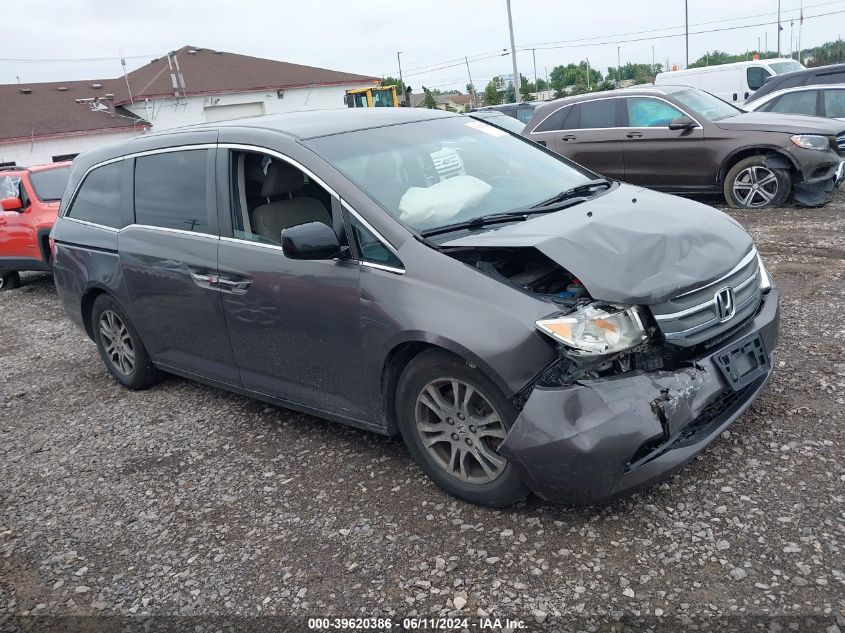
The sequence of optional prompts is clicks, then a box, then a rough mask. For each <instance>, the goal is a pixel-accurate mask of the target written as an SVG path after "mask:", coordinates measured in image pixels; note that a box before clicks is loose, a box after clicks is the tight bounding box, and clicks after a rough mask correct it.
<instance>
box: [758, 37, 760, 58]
mask: <svg viewBox="0 0 845 633" xmlns="http://www.w3.org/2000/svg"><path fill="white" fill-rule="evenodd" d="M757 56H758V57H759V56H760V38H759V37H758V38H757Z"/></svg>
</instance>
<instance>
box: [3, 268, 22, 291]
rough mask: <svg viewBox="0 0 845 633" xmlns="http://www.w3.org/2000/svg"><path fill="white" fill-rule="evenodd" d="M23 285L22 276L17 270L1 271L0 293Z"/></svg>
mask: <svg viewBox="0 0 845 633" xmlns="http://www.w3.org/2000/svg"><path fill="white" fill-rule="evenodd" d="M20 285H21V276H20V274H18V271H16V270H4V271H0V291H2V290H11V289H12V288H17V287H18V286H20Z"/></svg>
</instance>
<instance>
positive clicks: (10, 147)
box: [0, 129, 143, 167]
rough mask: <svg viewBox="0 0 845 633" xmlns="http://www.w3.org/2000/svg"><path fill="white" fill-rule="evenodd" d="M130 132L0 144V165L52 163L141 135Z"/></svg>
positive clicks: (138, 132)
mask: <svg viewBox="0 0 845 633" xmlns="http://www.w3.org/2000/svg"><path fill="white" fill-rule="evenodd" d="M142 133H143V130H142V129H139V130H138V131H137V132H133V131H131V130H129V131H124V132H101V133H98V134H96V133H92V134H80V135H75V136H59V137H53V138H47V139H41V140H39V139H35V140H34V141H32V140H29V139H27V140H26V141H19V142H12V143H0V163H5V162H12V161H14V162H15V163H16V164H18V165H21V166H24V167H29V166H32V165H43V164H46V163H52V162H53V156H61V155H63V154H79V153H81V152H84V151H87V150H89V149H94V148H95V147H102V146H103V145H109V144H111V143H117V142H118V141H123V140H126V139H129V138H132V137H133V136H138V135H139V134H142Z"/></svg>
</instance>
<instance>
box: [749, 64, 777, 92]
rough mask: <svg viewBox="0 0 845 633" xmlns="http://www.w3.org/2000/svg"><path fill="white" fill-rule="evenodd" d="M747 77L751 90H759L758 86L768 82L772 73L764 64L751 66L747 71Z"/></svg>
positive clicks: (760, 86)
mask: <svg viewBox="0 0 845 633" xmlns="http://www.w3.org/2000/svg"><path fill="white" fill-rule="evenodd" d="M745 77H746V81H747V82H748V88H749V89H750V90H757V89H758V88H762V87H763V84H764V83H766V79H768V78H769V77H771V74H770V73H769V71H768V70H766V69H765V68H763V67H762V66H750V67H749V68H748V69H747V70H746V71H745Z"/></svg>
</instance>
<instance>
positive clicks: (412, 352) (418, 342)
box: [381, 333, 512, 435]
mask: <svg viewBox="0 0 845 633" xmlns="http://www.w3.org/2000/svg"><path fill="white" fill-rule="evenodd" d="M430 350H440V351H443V352H446V353H449V354H452V355H453V356H455V357H456V358H459V359H461V360H462V361H464V362H465V363H466V364H467V365H469V366H470V367H472V368H475V369H478V370H479V371H481V372H482V373H483V374H484V375H485V376H487V378H489V379H490V380H492V381H493V383H494V384H495V385H496V386H497V387H498V388H499V389H501V391H502V393H504V394H505V395H506V397H510V396H511V395H512V394H511V393H510V390H509V389H508V386H507V384H506V383H505V381H504V380H503V379H502V377H501V376H499V374H498V373H497V372H495V371H494V370H493V368H492V367H490V365H489V364H488V363H486V362H484V361H483V360H482V359H481V358H479V357H478V356H477V355H476V354H474V353H472V352H471V351H470V350H468V349H466V348H465V347H463V346H462V345H460V344H459V343H457V342H455V341H452V340H451V339H445V338H443V337H439V336H433V335H427V334H425V333H416V334H413V335H408V337H406V338H405V339H404V340H400V341H396V342H394V344H393V347H391V348H390V351H389V352H388V353H387V354H386V355H385V358H384V363H383V364H382V372H381V401H382V407H383V409H384V417H385V420H386V421H387V432H388V433H389V434H390V435H395V434H396V433H398V432H399V427H398V425H397V422H396V388H397V386H398V384H399V378H400V377H401V376H402V372H403V371H404V370H405V367H407V366H408V364H409V363H410V362H412V361H413V359H414V358H416V357H417V356H419V355H420V354H422V353H423V352H427V351H430Z"/></svg>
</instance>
